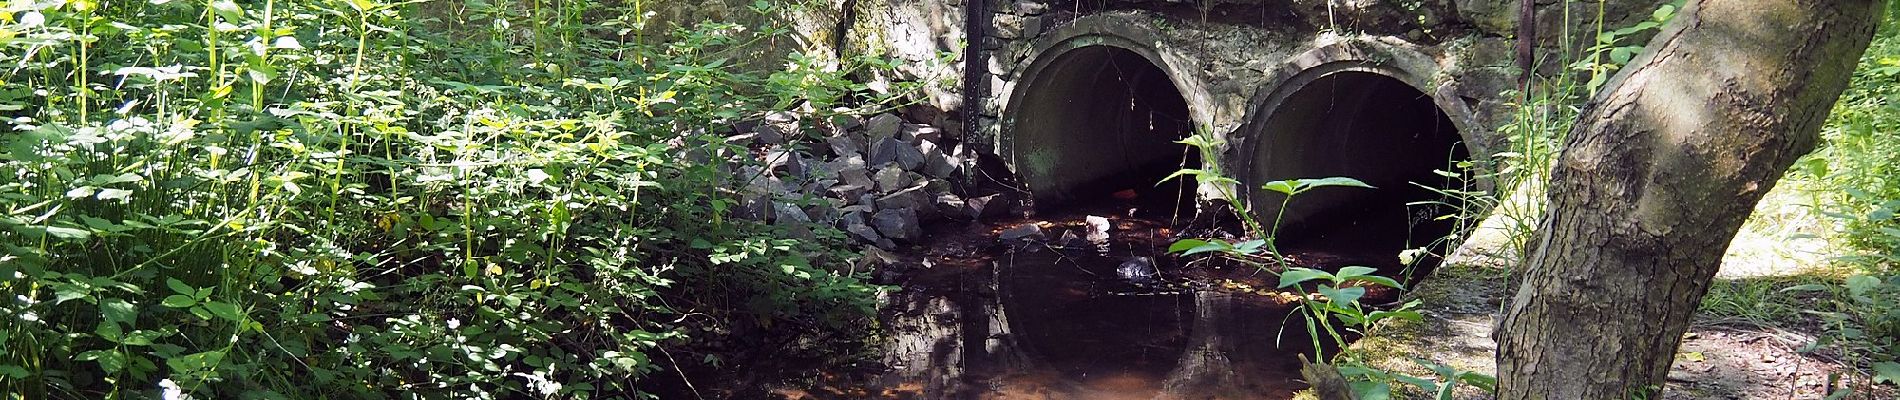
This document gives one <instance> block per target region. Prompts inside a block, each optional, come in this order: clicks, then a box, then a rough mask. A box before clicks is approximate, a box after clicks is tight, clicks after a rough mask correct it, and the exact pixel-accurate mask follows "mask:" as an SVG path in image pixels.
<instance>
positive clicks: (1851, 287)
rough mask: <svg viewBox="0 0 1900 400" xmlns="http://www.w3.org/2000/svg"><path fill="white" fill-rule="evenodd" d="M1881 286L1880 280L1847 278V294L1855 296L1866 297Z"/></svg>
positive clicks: (1868, 277) (1862, 277) (1861, 277)
mask: <svg viewBox="0 0 1900 400" xmlns="http://www.w3.org/2000/svg"><path fill="white" fill-rule="evenodd" d="M1879 286H1880V278H1875V277H1871V276H1866V275H1855V276H1852V277H1849V278H1847V292H1848V293H1851V294H1853V295H1855V296H1864V295H1866V294H1867V292H1868V291H1871V290H1873V289H1874V288H1875V287H1879Z"/></svg>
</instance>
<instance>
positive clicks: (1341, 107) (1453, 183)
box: [1246, 64, 1469, 276]
mask: <svg viewBox="0 0 1900 400" xmlns="http://www.w3.org/2000/svg"><path fill="white" fill-rule="evenodd" d="M1391 74H1392V72H1390V71H1382V70H1379V69H1376V68H1370V67H1364V66H1354V65H1352V64H1343V65H1328V66H1321V67H1319V68H1314V69H1311V70H1308V71H1306V72H1302V73H1301V74H1299V75H1296V76H1295V77H1294V78H1292V79H1290V80H1289V81H1288V82H1287V83H1286V84H1284V85H1282V86H1280V87H1279V88H1278V89H1277V90H1275V92H1274V94H1273V95H1272V97H1269V98H1268V100H1267V101H1266V102H1265V103H1263V104H1262V106H1261V108H1260V109H1258V112H1257V113H1256V114H1255V115H1256V117H1255V120H1254V122H1253V124H1252V126H1251V133H1250V134H1251V135H1253V136H1252V138H1253V139H1252V141H1253V142H1254V143H1255V146H1253V149H1252V152H1251V160H1250V164H1251V165H1250V167H1249V168H1248V170H1249V171H1248V172H1249V174H1250V175H1249V177H1248V178H1249V179H1247V180H1246V181H1247V182H1248V183H1249V185H1251V186H1253V189H1255V190H1253V193H1252V196H1251V199H1252V201H1253V205H1254V209H1255V211H1256V216H1258V217H1260V218H1262V221H1263V223H1271V222H1272V221H1273V220H1274V218H1275V216H1276V215H1280V211H1281V210H1280V204H1281V200H1283V199H1285V197H1284V196H1282V195H1280V194H1279V193H1273V192H1268V191H1265V190H1258V187H1259V185H1261V184H1263V183H1266V182H1271V181H1275V180H1285V179H1299V178H1322V177H1333V176H1343V177H1350V178H1355V179H1359V180H1361V181H1364V182H1366V183H1369V184H1371V185H1373V186H1377V187H1378V188H1377V189H1361V188H1325V189H1319V190H1315V191H1312V192H1308V193H1306V194H1302V195H1300V196H1299V197H1297V198H1295V199H1294V200H1293V202H1292V204H1291V205H1290V206H1288V207H1287V209H1286V210H1285V214H1284V216H1283V217H1282V219H1281V222H1280V223H1281V225H1280V226H1281V228H1280V235H1279V236H1280V238H1281V241H1280V244H1281V247H1282V248H1283V249H1284V248H1300V249H1310V250H1319V251H1325V252H1333V253H1341V254H1366V255H1377V256H1379V257H1397V255H1398V254H1399V252H1400V251H1402V250H1405V249H1409V248H1417V247H1421V246H1427V245H1432V244H1433V243H1434V241H1436V240H1437V239H1439V238H1442V237H1444V236H1446V235H1447V234H1449V233H1451V231H1452V229H1454V228H1455V227H1454V226H1453V221H1452V220H1449V219H1438V218H1437V217H1439V216H1441V215H1445V213H1449V212H1453V210H1450V209H1449V208H1448V207H1442V206H1437V207H1434V206H1432V205H1430V204H1427V203H1430V202H1434V201H1442V200H1447V199H1445V198H1444V197H1443V196H1441V195H1440V194H1439V193H1437V192H1435V191H1433V190H1431V189H1427V188H1426V187H1430V188H1438V189H1447V188H1452V189H1460V188H1463V185H1465V182H1464V181H1462V180H1459V179H1453V178H1448V177H1446V176H1441V175H1439V174H1437V173H1435V172H1434V171H1435V170H1445V171H1457V170H1458V168H1457V163H1459V162H1460V161H1464V160H1466V159H1467V158H1468V157H1469V154H1468V150H1466V148H1465V146H1464V144H1463V143H1464V142H1463V140H1462V139H1461V135H1460V132H1459V131H1458V128H1457V127H1456V125H1455V124H1453V122H1452V120H1451V119H1450V117H1448V116H1447V115H1446V113H1445V112H1444V111H1443V110H1441V109H1440V108H1439V107H1438V106H1437V105H1436V103H1435V102H1434V100H1433V98H1432V97H1431V96H1429V95H1427V94H1425V93H1423V92H1421V91H1419V90H1418V89H1417V88H1414V87H1413V86H1412V85H1410V84H1407V83H1406V81H1404V80H1401V79H1398V78H1395V77H1394V76H1393V75H1391ZM1420 185H1424V186H1426V187H1421V186H1420ZM1437 246H1438V247H1439V248H1438V249H1435V250H1440V251H1441V252H1440V254H1442V250H1443V247H1444V246H1445V244H1443V243H1440V244H1438V245H1437ZM1395 261H1396V260H1395ZM1435 262H1436V260H1431V261H1430V262H1428V263H1426V266H1425V267H1424V269H1425V270H1429V269H1430V268H1431V266H1430V264H1431V263H1435ZM1416 272H1419V271H1415V276H1418V275H1416Z"/></svg>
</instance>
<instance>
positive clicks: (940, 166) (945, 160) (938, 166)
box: [917, 142, 957, 178]
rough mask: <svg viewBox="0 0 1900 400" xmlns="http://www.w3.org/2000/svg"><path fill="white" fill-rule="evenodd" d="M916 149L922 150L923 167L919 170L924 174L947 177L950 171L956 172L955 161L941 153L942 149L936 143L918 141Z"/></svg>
mask: <svg viewBox="0 0 1900 400" xmlns="http://www.w3.org/2000/svg"><path fill="white" fill-rule="evenodd" d="M917 150H918V151H920V152H922V154H921V155H922V156H923V168H921V170H920V172H923V173H924V175H929V176H931V177H933V178H948V177H950V174H951V173H954V172H956V169H957V164H956V162H955V161H954V160H952V159H951V158H950V156H949V155H946V154H943V149H942V148H939V147H937V144H936V143H932V142H923V143H919V144H918V145H917Z"/></svg>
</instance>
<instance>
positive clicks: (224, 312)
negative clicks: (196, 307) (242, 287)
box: [205, 301, 244, 321]
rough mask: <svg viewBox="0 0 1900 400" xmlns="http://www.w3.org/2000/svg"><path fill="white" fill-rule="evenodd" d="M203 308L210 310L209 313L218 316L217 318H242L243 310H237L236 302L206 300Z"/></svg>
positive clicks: (237, 319)
mask: <svg viewBox="0 0 1900 400" xmlns="http://www.w3.org/2000/svg"><path fill="white" fill-rule="evenodd" d="M205 310H207V311H211V315H215V316H218V318H224V319H227V320H231V321H243V320H244V311H243V310H239V309H238V306H237V305H236V304H231V303H226V302H222V301H207V302H205Z"/></svg>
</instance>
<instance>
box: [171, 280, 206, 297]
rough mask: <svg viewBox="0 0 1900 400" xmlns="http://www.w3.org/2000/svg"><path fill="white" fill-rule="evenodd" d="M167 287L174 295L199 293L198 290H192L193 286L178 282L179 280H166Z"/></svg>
mask: <svg viewBox="0 0 1900 400" xmlns="http://www.w3.org/2000/svg"><path fill="white" fill-rule="evenodd" d="M165 287H168V288H171V289H172V293H177V294H182V295H192V294H197V293H198V289H195V288H192V287H191V285H186V284H185V281H181V280H178V278H165Z"/></svg>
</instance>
